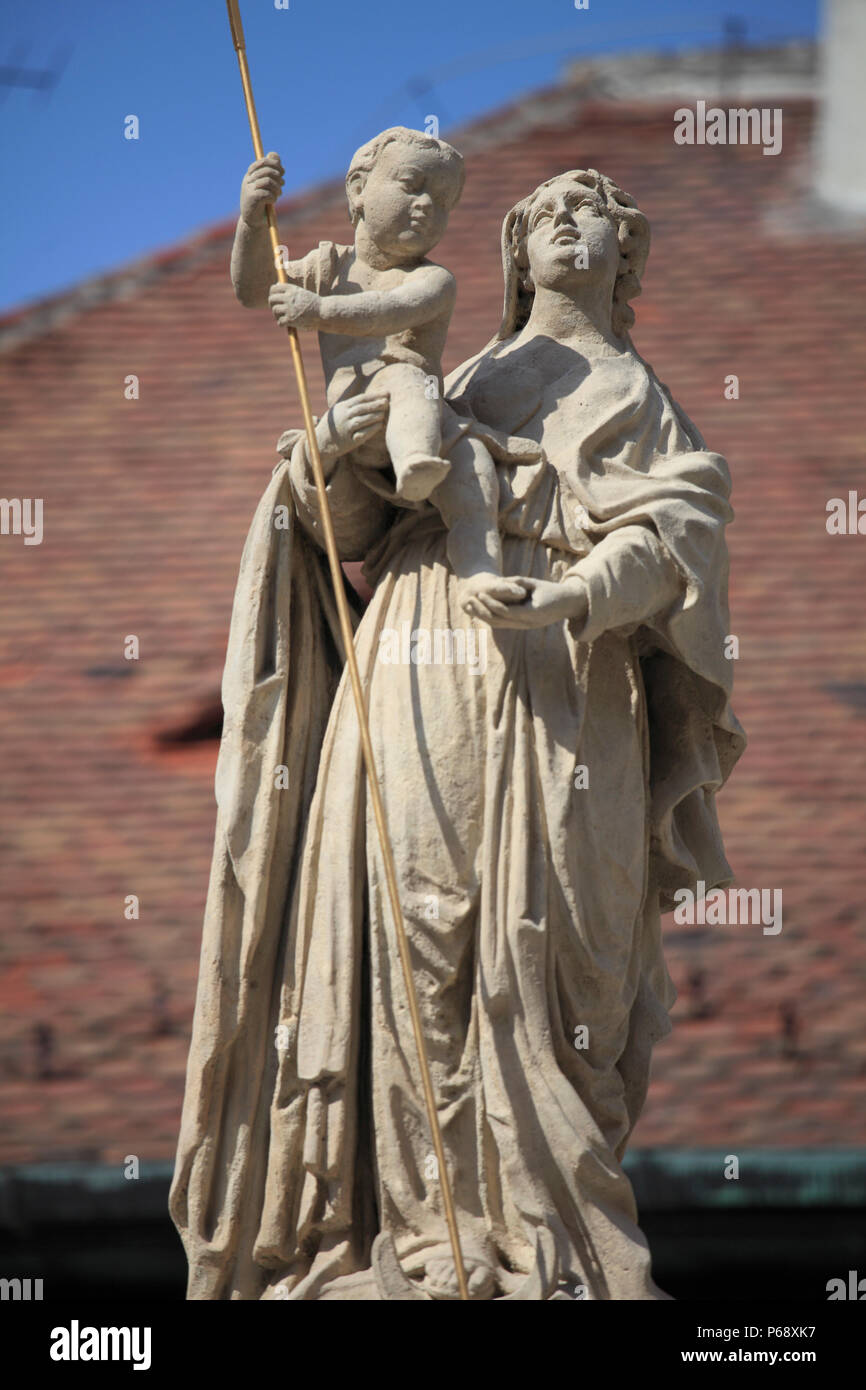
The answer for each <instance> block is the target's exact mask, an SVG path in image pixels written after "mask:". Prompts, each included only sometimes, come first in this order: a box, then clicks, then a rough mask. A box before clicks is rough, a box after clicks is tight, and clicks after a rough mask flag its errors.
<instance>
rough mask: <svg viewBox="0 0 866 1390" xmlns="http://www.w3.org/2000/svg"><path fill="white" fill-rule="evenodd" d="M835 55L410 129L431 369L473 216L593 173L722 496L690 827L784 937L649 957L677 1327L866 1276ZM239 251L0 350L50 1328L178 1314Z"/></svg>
mask: <svg viewBox="0 0 866 1390" xmlns="http://www.w3.org/2000/svg"><path fill="white" fill-rule="evenodd" d="M864 21H866V7H864V6H863V5H861V4H860V3H859V0H839V2H838V3H830V4H829V5H828V7H827V20H826V27H825V34H824V43H823V45H821V44H819V45H814V44H810V43H793V44H789V45H785V46H781V47H772V48H754V47H752V46H749V45H748V44H747V43H746V42H745V41H744V40H743V38H742V35H741V34H740V32H739V31H738V30H737V29H736V27H734V28H732V29H731V31H730V35H729V42H728V43H727V44H725V45H724V46H723V47H722V48H713V49H709V50H700V51H694V52H690V53H680V54H678V55H676V56H671V55H670V54H642V55H639V56H635V57H605V58H600V59H594V60H591V61H580V62H575V63H573V64H571V65H569V66H568V67H567V68H566V69H565V71H564V72H563V74H562V78H561V81H559V82H558V84H556V85H555V86H552V87H550V88H548V89H545V90H540V91H537V92H535V93H533V94H531V95H530V96H528V97H526V98H524V99H521V100H519V101H517V102H515V103H514V104H512V105H510V106H508V107H506V108H504V109H500V110H496V111H493V112H491V113H490V114H489V116H487V117H486V118H484V119H482V120H477V121H475V122H473V123H472V124H470V125H469V126H468V127H466V128H463V129H460V130H444V131H443V134H446V135H447V136H448V138H450V139H453V141H454V143H456V144H457V145H458V147H459V148H460V149H461V150H462V151H463V152H464V154H465V156H466V160H467V182H466V192H465V195H464V197H463V200H462V202H461V204H460V205H459V207H458V209H457V210H456V212H455V213H454V214H453V216H452V220H451V225H450V227H449V231H448V233H447V235H446V238H445V239H444V241H443V243H442V244H441V246H440V248H439V252H438V253H437V256H438V258H439V259H441V261H442V263H443V264H445V265H447V266H448V267H449V268H450V269H451V270H452V271H453V272H454V273H455V275H456V277H457V281H458V285H459V298H458V304H457V309H456V312H455V315H454V319H453V325H452V330H451V335H450V339H449V343H448V349H447V357H446V363H445V365H446V369H450V368H452V367H454V366H456V365H457V364H458V363H460V362H461V361H462V360H464V359H465V358H466V357H468V356H469V355H471V354H472V353H474V352H475V351H477V350H478V349H479V348H480V347H481V346H482V345H483V344H484V343H485V342H486V341H487V340H488V339H489V338H490V337H491V335H492V334H493V332H494V331H495V329H496V327H497V325H498V320H499V310H500V302H501V271H500V261H499V230H500V224H501V220H502V218H503V216H504V214H505V213H506V212H507V210H508V209H509V208H510V207H511V206H512V204H513V203H515V202H516V201H517V200H518V199H519V198H521V197H523V196H525V195H526V194H527V193H528V192H530V191H531V190H532V189H533V188H535V187H536V186H537V184H539V183H540V182H541V181H542V180H544V179H546V178H549V177H550V176H552V175H553V174H555V173H557V172H559V171H561V170H563V169H569V168H575V167H581V168H585V167H593V168H597V169H600V170H602V171H604V172H606V173H608V174H610V175H611V176H612V177H613V178H615V179H616V180H617V182H618V183H619V184H620V185H621V186H622V187H623V188H625V189H626V190H628V192H630V193H631V194H632V195H633V196H634V197H635V198H636V199H637V201H638V204H639V206H640V207H641V208H642V209H643V211H644V212H645V213H646V214H647V216H648V217H649V219H650V223H651V226H652V234H653V249H652V252H651V255H650V260H649V265H648V269H647V272H646V275H645V277H644V292H643V297H642V298H641V299H640V300H639V301H638V302H637V304H636V305H635V308H636V311H637V323H636V326H635V329H634V333H633V336H634V340H635V343H636V346H637V347H638V350H639V351H640V352H641V354H642V355H643V356H644V357H645V358H646V359H647V360H648V361H649V362H651V363H652V365H653V367H654V368H655V370H656V372H657V373H658V375H659V377H660V378H661V379H662V380H663V381H665V382H667V383H668V384H669V386H670V388H671V390H672V392H673V394H674V396H675V398H676V399H677V401H678V402H679V403H680V404H681V405H682V406H683V408H684V409H685V411H686V412H687V413H688V415H689V416H690V417H692V418H693V419H694V421H695V422H696V423H697V425H698V427H699V429H700V430H701V432H702V433H703V435H704V437H705V439H706V440H707V443H708V446H709V447H710V448H712V449H715V450H718V451H719V452H720V453H723V454H724V455H725V456H726V457H727V459H728V460H729V463H730V466H731V470H732V475H733V482H734V493H733V501H734V506H735V510H736V522H735V524H734V525H733V527H732V528H731V529H730V532H729V544H730V552H731V575H732V578H731V614H732V632H733V634H734V635H736V637H737V638H738V641H739V656H738V658H737V664H736V672H735V702H734V703H735V709H736V711H737V713H738V715H739V717H740V719H741V721H742V722H743V724H744V726H745V728H746V730H747V732H748V735H749V739H750V746H749V748H748V750H747V752H746V754H745V756H744V758H743V759H742V761H741V763H740V765H739V766H738V767H737V769H736V770H735V773H734V776H733V778H732V781H731V784H730V786H729V787H728V788H727V789H726V790H725V791H724V792H723V793H722V795H721V797H720V801H719V804H720V810H721V817H722V825H723V829H724V832H725V837H726V843H727V846H728V854H729V859H730V861H731V863H732V865H733V868H734V871H735V873H736V875H737V882H738V884H740V885H742V886H744V887H747V888H760V889H769V890H771V891H772V890H775V889H780V890H782V893H783V903H784V919H783V928H782V930H781V932H780V933H779V934H778V935H774V936H772V935H765V934H763V933H762V931H761V929H760V927H757V926H738V927H733V926H729V927H705V928H701V927H698V926H677V925H676V924H675V923H674V921H673V919H672V918H670V917H669V918H667V919H666V926H665V934H666V949H667V955H668V961H669V965H670V968H671V972H672V974H673V977H674V980H675V983H676V985H677V987H678V990H679V1002H678V1004H677V1006H676V1009H675V1013H674V1023H675V1027H674V1032H673V1035H672V1036H671V1037H670V1038H668V1039H667V1040H666V1041H665V1042H663V1043H662V1044H661V1045H660V1046H659V1047H658V1048H657V1050H656V1054H655V1062H654V1080H653V1084H652V1087H651V1090H650V1094H649V1098H648V1101H647V1105H646V1108H645V1112H644V1117H643V1119H642V1120H641V1122H640V1125H639V1127H638V1130H637V1133H636V1135H635V1141H634V1146H633V1152H632V1153H631V1155H630V1156H629V1160H628V1162H629V1170H630V1172H631V1175H632V1178H633V1181H634V1183H635V1187H636V1191H637V1196H638V1200H639V1204H640V1206H641V1212H642V1224H643V1225H644V1228H645V1230H646V1231H647V1234H648V1236H649V1238H650V1240H651V1243H652V1245H653V1248H654V1252H655V1261H656V1270H657V1278H658V1279H659V1282H660V1283H661V1284H662V1285H663V1286H664V1287H667V1288H668V1289H669V1291H670V1292H671V1293H673V1294H675V1295H678V1296H685V1297H688V1296H692V1297H695V1296H698V1297H707V1298H709V1297H718V1296H722V1297H739V1296H746V1295H747V1294H752V1293H758V1294H761V1293H763V1294H764V1295H765V1296H770V1297H786V1296H796V1297H804V1298H824V1297H826V1295H825V1293H824V1288H825V1285H826V1281H827V1280H828V1279H830V1278H833V1277H837V1276H840V1275H841V1276H844V1275H845V1274H846V1271H847V1270H848V1269H849V1268H857V1267H858V1265H857V1261H858V1260H859V1261H860V1264H859V1268H860V1270H861V1272H862V1273H866V1263H864V1261H866V1250H864V1227H863V1213H862V1208H863V1204H864V1195H866V1172H864V1162H863V1145H864V1140H866V1105H864V1092H866V1031H864V1012H866V1011H864V986H866V906H864V897H863V883H864V873H863V869H864V843H863V841H864V808H863V795H864V793H863V787H864V777H866V742H864V719H866V628H864V622H863V593H864V591H866V537H864V536H863V535H859V534H842V535H836V534H831V533H830V532H828V529H827V517H828V513H827V506H828V503H829V502H830V500H831V499H833V498H842V499H846V501H847V499H848V498H849V494H850V493H854V494H855V506H856V497H859V496H860V495H862V496H864V497H866V482H864V466H863V463H864V445H866V415H864V383H866V336H864V308H863V305H864V298H866V164H864V156H863V148H864V146H863V130H864V128H866V121H864V116H866V111H864V109H863V90H864V84H863V82H862V71H863V65H864V61H866V23H864ZM699 101H703V102H705V103H706V105H707V107H708V108H709V107H714V106H719V107H722V108H725V109H727V108H729V107H735V108H758V109H760V108H769V109H771V110H773V109H776V108H778V109H780V110H781V112H782V132H783V139H782V148H781V150H780V152H779V153H777V154H775V155H767V154H766V153H765V152H764V149H763V148H762V145H761V144H760V143H748V144H746V143H742V144H724V145H710V144H703V145H701V144H692V145H689V144H684V145H680V144H677V143H676V142H675V140H674V130H675V124H676V123H675V118H674V113H675V111H677V110H679V109H681V108H683V107H691V108H695V107H696V103H697V102H699ZM382 123H383V124H388V123H389V122H388V120H387V119H386V120H384V121H383V122H382ZM240 172H241V171H239V174H240ZM279 215H280V227H281V233H282V238H283V240H284V241H286V242H287V243H288V244H289V246H290V247H291V249H292V254H295V253H296V252H297V253H298V254H300V253H301V252H302V251H304V250H306V249H307V248H309V247H311V246H313V245H315V244H316V242H317V241H319V240H320V239H325V238H330V239H335V240H338V241H339V240H343V241H348V240H350V228H349V224H348V220H347V217H346V213H345V204H344V194H343V189H342V184H341V182H334V183H329V184H326V185H324V186H321V187H316V188H314V189H313V190H311V191H310V192H308V193H307V194H305V195H303V196H299V197H293V198H291V199H289V200H287V201H286V202H285V203H284V204H283V205H281V207H280V209H279ZM233 231H234V216H232V217H231V218H230V219H228V220H227V221H225V222H224V223H221V224H219V225H217V226H214V227H213V228H212V229H210V230H208V231H207V232H206V233H205V234H203V235H200V236H197V237H195V238H194V239H192V240H189V241H188V242H186V243H184V244H182V245H179V246H176V247H174V248H173V249H171V250H170V251H168V252H165V253H161V254H158V255H154V256H153V257H151V258H149V259H147V260H146V261H144V262H138V263H136V264H135V265H134V266H131V267H129V268H128V269H126V270H123V271H121V272H119V273H113V274H111V275H107V276H105V277H102V278H98V279H94V280H90V281H88V282H86V283H84V284H82V285H80V286H79V287H78V288H76V289H74V290H72V291H71V292H69V293H66V294H63V295H61V296H60V297H55V298H53V299H51V300H50V301H44V302H37V303H34V304H31V305H28V306H26V307H25V308H23V309H21V310H20V311H17V312H15V313H12V314H7V315H6V317H5V318H3V319H2V320H0V353H2V356H0V401H2V409H3V435H4V439H3V458H4V461H3V467H2V487H0V491H2V493H3V496H4V497H6V498H7V499H8V498H28V497H33V496H35V495H37V494H38V495H39V496H40V497H41V498H43V499H44V539H43V543H42V544H41V545H39V546H36V545H33V546H25V545H24V544H23V540H22V537H20V536H18V537H16V536H14V535H3V536H2V537H0V563H2V571H3V578H4V585H3V593H4V603H3V608H2V618H0V689H2V699H0V783H2V814H0V822H2V832H0V865H2V868H0V873H2V885H3V886H2V899H3V906H2V913H3V919H4V925H3V931H2V938H0V964H2V977H0V996H2V1016H0V1113H2V1117H3V1132H2V1137H0V1164H2V1165H3V1166H2V1168H0V1257H2V1258H0V1263H2V1264H3V1267H4V1272H8V1273H10V1274H12V1273H18V1274H21V1275H26V1274H30V1275H33V1276H36V1277H38V1276H40V1275H42V1276H44V1278H45V1280H46V1296H50V1291H51V1287H52V1285H53V1286H54V1287H57V1285H59V1284H63V1285H67V1284H68V1283H69V1282H70V1281H72V1280H75V1281H77V1283H78V1286H79V1287H87V1288H89V1289H90V1290H91V1291H93V1292H97V1293H102V1292H105V1293H112V1292H113V1293H115V1294H117V1295H121V1294H122V1295H125V1294H127V1293H130V1292H135V1293H139V1294H141V1293H145V1292H149V1293H153V1294H156V1295H158V1296H166V1297H178V1296H181V1295H182V1289H183V1278H184V1266H183V1260H182V1256H181V1252H180V1247H179V1244H178V1242H177V1241H176V1238H175V1236H174V1233H173V1230H172V1228H171V1226H170V1224H169V1222H168V1218H167V1215H166V1211H165V1202H166V1194H167V1185H168V1179H169V1174H170V1170H171V1161H172V1158H173V1153H174V1146H175V1143H176V1137H177V1129H178V1122H179V1115H180V1105H181V1098H182V1090H183V1077H184V1067H185V1062H186V1052H187V1046H188V1038H189V1027H190V1020H191V1014H192V1006H193V998H194V990H195V983H196V975H197V965H198V950H199V941H200V928H201V919H202V913H203V907H204V895H205V889H206V884H207V875H208V865H209V860H210V853H211V846H212V835H213V825H214V803H213V772H214V765H215V759H216V752H217V746H218V739H219V734H220V724H221V707H220V698H219V683H220V675H221V665H222V659H223V656H224V652H225V643H226V637H227V630H228V619H229V614H230V609H231V599H232V591H233V585H234V580H235V576H236V572H237V566H238V561H239V557H240V551H241V546H242V543H243V539H244V535H245V531H246V527H247V525H248V522H249V520H250V519H251V516H252V513H253V510H254V508H255V505H256V502H257V500H258V497H259V495H260V493H261V491H262V490H263V488H264V486H265V484H266V482H267V479H268V477H269V473H270V469H271V467H272V466H273V464H274V463H275V462H276V456H275V453H274V446H275V443H276V440H277V437H278V436H279V434H280V433H281V431H282V430H284V429H285V428H287V427H288V426H290V425H294V424H297V423H298V422H299V421H300V410H299V408H298V405H297V401H296V397H295V394H294V386H293V383H292V381H291V377H290V371H289V358H288V353H287V351H286V349H285V343H284V335H282V334H281V333H280V331H279V330H276V329H275V327H274V326H273V324H272V322H271V321H270V318H269V315H268V313H267V311H261V312H259V313H251V312H248V311H245V310H244V309H242V308H241V307H240V306H239V305H238V304H237V302H236V301H235V299H234V296H233V293H232V290H231V286H230V283H229V278H228V258H229V250H230V246H231V241H232V236H233ZM305 346H306V360H307V366H308V371H309V374H310V378H311V386H312V391H313V398H314V402H315V401H321V400H322V399H323V392H322V383H321V375H320V371H319V364H318V360H317V353H316V352H315V344H314V341H313V340H312V338H308V339H306V341H305ZM132 377H134V378H136V379H137V388H135V387H131V385H130V378H132ZM732 378H735V379H736V382H735V384H734V383H733V382H732ZM136 389H137V394H136V393H135V392H136ZM864 525H866V523H864ZM133 636H134V637H137V639H138V647H139V655H138V659H127V658H126V656H125V651H126V650H128V639H129V638H130V637H133ZM339 852H340V851H339V847H338V846H335V847H334V853H339ZM133 896H134V898H135V899H136V900H137V905H136V903H134V902H132V901H131V899H132V897H133ZM136 914H137V915H136ZM731 1156H733V1157H736V1158H737V1159H738V1161H739V1177H738V1178H735V1179H732V1178H731V1177H725V1171H726V1168H727V1169H728V1171H730V1162H729V1160H730V1158H731ZM133 1157H134V1158H136V1159H137V1160H138V1163H139V1165H140V1167H139V1172H140V1176H139V1177H138V1178H132V1177H128V1176H125V1170H126V1172H127V1173H128V1172H130V1171H133V1169H132V1168H131V1164H130V1160H131V1159H132V1158H133Z"/></svg>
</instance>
